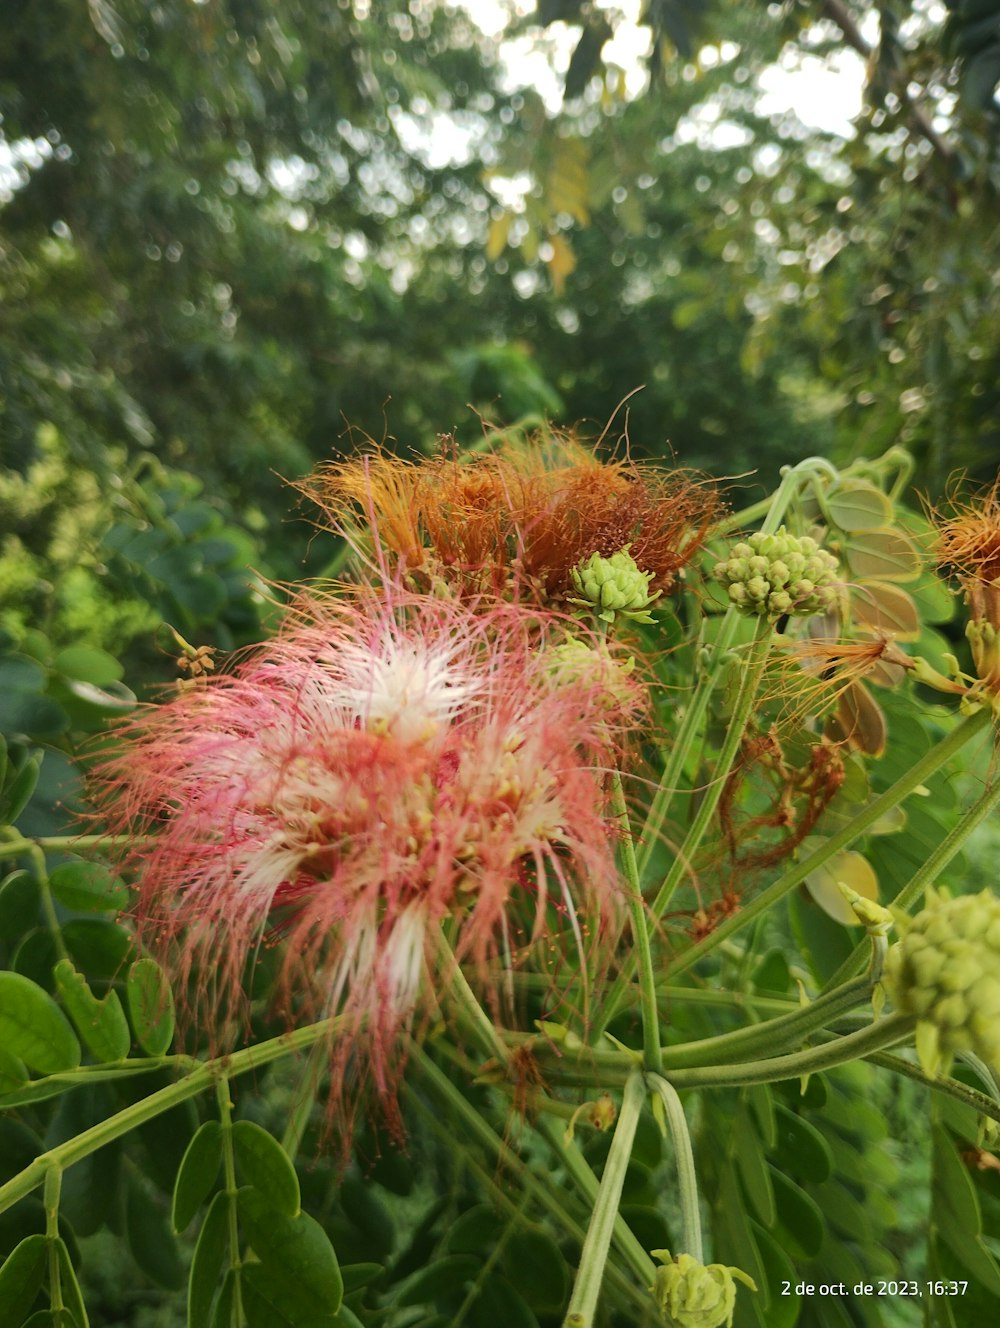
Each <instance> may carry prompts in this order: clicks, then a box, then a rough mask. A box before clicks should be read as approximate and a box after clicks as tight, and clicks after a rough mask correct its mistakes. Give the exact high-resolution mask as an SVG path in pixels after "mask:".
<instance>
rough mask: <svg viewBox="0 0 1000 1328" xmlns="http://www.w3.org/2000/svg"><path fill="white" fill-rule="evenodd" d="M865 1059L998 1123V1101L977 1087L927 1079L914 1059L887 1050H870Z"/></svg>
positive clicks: (945, 1080) (999, 1115) (954, 1080)
mask: <svg viewBox="0 0 1000 1328" xmlns="http://www.w3.org/2000/svg"><path fill="white" fill-rule="evenodd" d="M867 1059H868V1060H870V1061H871V1062H872V1064H873V1065H881V1066H882V1068H883V1069H886V1070H891V1071H892V1072H893V1074H902V1075H905V1076H906V1078H907V1079H914V1080H915V1081H916V1082H917V1083H918V1084H923V1085H924V1086H925V1087H926V1088H930V1089H931V1090H932V1091H933V1092H935V1093H943V1094H944V1095H945V1096H946V1097H953V1098H955V1100H956V1101H958V1102H963V1103H964V1104H965V1105H966V1106H967V1107H972V1109H973V1110H974V1111H978V1112H979V1113H980V1115H982V1116H989V1118H990V1120H994V1121H996V1122H997V1124H998V1125H1000V1101H998V1100H997V1098H996V1097H995V1096H993V1095H991V1094H988V1093H982V1092H980V1091H979V1089H978V1088H970V1087H969V1085H968V1084H963V1083H962V1082H961V1081H960V1080H958V1079H929V1078H928V1077H927V1075H926V1074H924V1072H923V1070H922V1069H921V1068H920V1066H919V1065H918V1064H917V1063H916V1061H911V1060H907V1059H906V1058H905V1057H903V1056H894V1055H893V1054H892V1053H891V1052H889V1051H875V1052H872V1053H871V1054H870V1055H869V1056H868V1057H867Z"/></svg>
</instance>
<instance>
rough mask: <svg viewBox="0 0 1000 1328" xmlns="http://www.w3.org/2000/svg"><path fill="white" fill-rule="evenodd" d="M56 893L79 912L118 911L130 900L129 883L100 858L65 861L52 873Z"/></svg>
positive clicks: (59, 898) (60, 899) (52, 882)
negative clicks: (112, 872) (114, 874)
mask: <svg viewBox="0 0 1000 1328" xmlns="http://www.w3.org/2000/svg"><path fill="white" fill-rule="evenodd" d="M49 885H50V886H51V887H52V893H53V894H54V895H55V897H56V898H57V899H58V900H59V902H60V904H65V905H66V907H67V908H72V909H75V910H76V912H78V913H118V912H120V911H121V910H122V909H123V908H125V906H126V905H127V904H128V887H127V886H126V885H125V882H124V881H123V880H121V878H120V877H118V876H112V874H111V873H110V872H109V871H108V869H107V867H105V866H104V865H103V863H99V862H65V863H63V865H62V866H61V867H57V868H56V869H55V871H54V872H53V873H52V875H51V876H50V877H49Z"/></svg>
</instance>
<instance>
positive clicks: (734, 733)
mask: <svg viewBox="0 0 1000 1328" xmlns="http://www.w3.org/2000/svg"><path fill="white" fill-rule="evenodd" d="M773 638H774V628H773V626H772V624H771V623H770V622H769V621H768V619H767V618H761V619H760V620H759V621H758V623H757V627H756V630H755V632H754V636H753V640H752V642H751V644H750V653H749V655H748V656H747V659H746V661H745V663H744V672H743V676H742V678H741V679H740V688H739V692H738V693H737V697H736V703H735V705H734V707H733V714H732V718H731V720H730V722H729V728H728V729H727V731H726V737H725V741H724V742H723V744H722V750H721V751H720V752H719V759H718V761H717V762H716V765H715V769H714V771H713V772H712V779H711V782H710V783H709V785H708V788H707V789H706V790H705V796H704V797H703V798H702V800H701V803H700V805H699V807H698V811H697V813H696V814H695V818H694V820H693V821H692V823H691V826H690V829H689V830H688V832H687V834H686V835H685V836H684V842H683V844H682V845H681V846H680V848H679V849H678V850H677V854H676V856H675V858H674V861H673V865H672V866H671V868H670V870H669V871H668V872H667V875H666V877H665V878H664V881H663V884H662V885H661V886H660V889H659V891H658V893H657V896H656V898H655V900H654V901H653V903H652V905H651V906H650V909H651V912H652V915H653V917H654V918H661V917H662V916H663V914H664V913H665V912H666V910H667V907H668V905H669V903H670V900H671V899H672V898H673V894H674V891H675V890H676V889H677V887H678V885H679V884H680V882H681V880H682V878H683V876H684V873H685V872H686V871H687V870H688V869H689V867H690V864H691V862H692V860H693V858H694V856H695V854H696V853H697V852H698V849H699V848H700V847H701V842H702V840H703V839H704V837H705V832H706V831H707V829H708V827H709V824H710V823H711V820H712V817H713V816H714V815H715V812H716V809H717V808H718V805H719V800H720V799H721V797H722V792H723V789H724V788H725V785H726V780H727V779H728V777H729V773H730V771H731V770H732V768H733V764H734V762H735V760H736V755H737V753H738V751H739V747H740V743H741V742H742V740H743V734H744V733H745V731H746V726H747V723H748V722H749V719H750V711H751V709H752V707H753V702H754V699H755V697H756V695H757V687H758V684H759V683H760V678H761V674H762V673H763V672H764V666H765V664H766V663H767V657H768V655H769V653H770V650H771V643H772V640H773ZM634 962H635V961H634V959H632V958H631V957H630V958H629V959H628V960H627V961H626V962H625V963H624V964H623V965H622V971H621V973H620V974H619V975H618V978H617V980H616V982H615V983H614V985H613V986H612V988H611V990H610V991H609V992H608V996H607V1000H606V1001H605V1003H604V1010H603V1014H602V1018H601V1019H600V1020H597V1021H595V1025H594V1027H595V1032H597V1033H603V1031H604V1029H605V1028H607V1026H608V1024H609V1023H610V1022H611V1020H612V1019H613V1018H614V1016H615V1015H616V1014H617V1013H618V1010H619V1008H620V1005H621V999H622V996H623V994H624V992H625V988H626V985H627V983H628V982H629V980H630V978H631V976H632V972H633V970H634Z"/></svg>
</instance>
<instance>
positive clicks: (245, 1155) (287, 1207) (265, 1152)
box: [233, 1120, 300, 1217]
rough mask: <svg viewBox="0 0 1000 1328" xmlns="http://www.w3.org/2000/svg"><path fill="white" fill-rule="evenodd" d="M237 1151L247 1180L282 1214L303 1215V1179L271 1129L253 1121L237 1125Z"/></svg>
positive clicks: (240, 1169)
mask: <svg viewBox="0 0 1000 1328" xmlns="http://www.w3.org/2000/svg"><path fill="white" fill-rule="evenodd" d="M233 1151H234V1152H235V1154H236V1166H237V1169H238V1170H239V1173H240V1175H241V1176H242V1178H243V1180H244V1181H246V1182H247V1183H248V1184H249V1185H253V1186H254V1188H255V1189H258V1190H260V1192H261V1194H263V1195H264V1196H265V1197H266V1198H267V1199H268V1200H269V1201H270V1203H271V1204H272V1205H273V1206H274V1207H275V1208H276V1209H277V1210H278V1212H280V1213H284V1214H285V1215H286V1216H288V1217H296V1216H297V1215H298V1213H299V1205H300V1198H299V1178H298V1176H296V1174H295V1168H294V1166H293V1165H292V1162H291V1159H290V1158H289V1156H288V1154H287V1153H286V1152H285V1150H284V1149H283V1148H282V1146H281V1144H279V1143H278V1141H277V1139H275V1138H274V1136H273V1135H271V1134H268V1132H267V1130H264V1129H262V1128H261V1127H260V1126H259V1125H255V1124H254V1122H253V1121H246V1120H243V1121H237V1122H236V1124H235V1125H234V1126H233Z"/></svg>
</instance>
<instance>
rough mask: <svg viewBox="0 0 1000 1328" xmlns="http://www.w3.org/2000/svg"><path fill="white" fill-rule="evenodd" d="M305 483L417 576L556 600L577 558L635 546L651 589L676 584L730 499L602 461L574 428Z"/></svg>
mask: <svg viewBox="0 0 1000 1328" xmlns="http://www.w3.org/2000/svg"><path fill="white" fill-rule="evenodd" d="M303 487H304V491H305V492H306V493H307V494H308V495H309V496H310V497H311V498H313V499H314V500H315V501H316V502H318V504H319V505H320V507H321V508H322V509H323V511H324V512H325V513H326V515H327V517H328V518H329V521H330V524H331V525H332V527H333V528H334V529H335V530H337V531H340V532H341V533H344V534H347V535H348V537H353V538H355V539H356V538H357V528H356V526H354V525H352V518H353V521H355V522H356V521H358V519H359V518H360V523H361V525H362V527H367V528H368V530H369V531H370V532H371V536H372V538H374V540H375V541H376V543H377V544H378V546H380V547H381V548H382V549H383V550H384V551H385V552H387V553H388V554H390V555H393V556H394V557H395V558H396V559H398V560H399V562H401V563H402V564H403V566H404V570H405V571H406V572H408V573H410V574H411V575H412V574H414V573H423V574H424V575H425V576H427V577H428V578H430V579H432V580H433V579H434V578H438V579H440V580H443V581H444V582H445V583H446V584H449V585H451V586H453V587H454V588H455V589H456V590H458V591H459V593H462V594H467V593H484V592H485V593H490V594H498V595H503V596H505V597H514V598H521V599H525V598H527V599H535V600H537V601H538V602H540V603H543V604H549V605H551V604H555V603H561V602H562V601H563V600H564V599H565V597H566V596H567V595H568V594H571V593H572V590H573V583H572V578H571V573H572V569H573V568H574V567H576V566H577V565H578V564H579V563H581V562H583V561H584V560H585V559H587V558H589V557H590V556H591V555H592V554H595V553H597V554H600V555H601V556H602V557H607V558H610V557H611V556H612V555H613V554H616V553H618V552H619V551H620V550H621V549H622V548H624V547H625V546H626V545H628V546H629V547H630V550H631V555H632V557H633V558H634V559H635V561H636V564H637V565H638V567H639V568H640V569H641V570H642V571H643V572H648V573H651V574H652V575H651V581H650V587H651V589H652V590H653V591H656V590H665V589H668V588H669V587H670V586H671V585H672V584H673V581H674V579H675V577H676V575H677V573H678V571H679V570H680V569H681V568H682V567H683V566H684V565H685V563H687V562H688V561H689V560H690V559H691V557H692V556H693V555H694V554H695V552H696V551H697V549H698V548H699V546H700V545H701V544H702V542H703V541H704V539H705V538H706V536H707V534H708V532H709V528H710V526H711V523H712V521H713V520H714V519H715V517H716V515H717V514H718V511H719V507H720V502H719V498H718V494H717V492H716V490H715V488H714V487H713V486H712V485H711V484H710V483H709V482H708V481H706V480H703V479H701V478H700V477H698V476H695V475H693V474H691V473H690V472H685V471H679V470H668V469H661V468H659V467H656V466H646V465H637V464H635V463H634V462H632V461H630V460H628V459H617V458H614V459H611V460H607V461H604V460H601V459H600V458H599V457H598V456H597V455H595V453H594V452H593V451H591V450H589V449H588V448H586V447H584V446H583V445H582V444H580V443H578V442H577V441H576V440H575V439H573V438H572V437H570V436H566V435H556V436H555V437H554V438H551V439H549V438H546V439H545V440H537V439H533V440H528V441H527V442H526V443H522V444H517V443H511V442H509V441H505V442H503V443H502V444H500V445H499V446H498V447H497V448H496V449H495V450H492V451H487V452H482V453H474V454H466V455H459V454H458V453H456V451H455V449H454V447H453V446H451V447H447V446H446V447H445V448H443V449H442V451H441V453H440V454H439V455H438V456H437V457H434V458H432V459H430V460H427V461H423V462H419V463H414V462H409V461H406V460H403V459H401V458H399V457H395V456H392V455H390V454H388V453H386V452H383V451H375V452H372V453H369V454H367V455H365V456H361V457H353V458H349V459H348V460H346V461H343V462H334V463H330V464H329V465H326V466H322V467H320V468H319V470H318V471H317V472H316V473H315V474H314V475H313V477H312V479H311V480H310V481H308V482H307V483H306V485H305V486H303Z"/></svg>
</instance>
